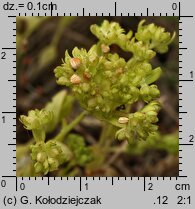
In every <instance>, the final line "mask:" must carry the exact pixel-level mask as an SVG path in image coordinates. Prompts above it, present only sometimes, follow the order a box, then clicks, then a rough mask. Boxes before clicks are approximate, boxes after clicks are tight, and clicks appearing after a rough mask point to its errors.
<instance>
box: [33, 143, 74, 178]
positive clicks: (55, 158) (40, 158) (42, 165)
mask: <svg viewBox="0 0 195 209" xmlns="http://www.w3.org/2000/svg"><path fill="white" fill-rule="evenodd" d="M30 149H31V152H32V153H31V157H32V160H33V162H34V168H35V172H36V173H44V174H47V173H48V172H49V171H54V170H57V169H58V167H59V165H60V164H62V163H64V162H66V161H68V160H70V158H71V157H72V154H71V152H70V150H69V149H68V147H66V145H64V144H61V143H59V142H55V141H52V140H50V141H48V142H47V143H44V142H39V143H36V144H35V145H31V147H30Z"/></svg>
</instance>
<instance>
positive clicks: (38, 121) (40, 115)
mask: <svg viewBox="0 0 195 209" xmlns="http://www.w3.org/2000/svg"><path fill="white" fill-rule="evenodd" d="M19 120H20V122H21V123H23V124H24V127H25V128H26V129H27V130H32V133H33V137H34V139H35V140H36V141H37V142H38V141H44V140H45V130H46V129H47V126H48V125H49V124H50V123H51V122H52V120H53V113H52V112H51V111H47V110H45V109H43V110H37V109H35V110H30V111H29V112H28V116H25V115H21V116H20V119H19Z"/></svg>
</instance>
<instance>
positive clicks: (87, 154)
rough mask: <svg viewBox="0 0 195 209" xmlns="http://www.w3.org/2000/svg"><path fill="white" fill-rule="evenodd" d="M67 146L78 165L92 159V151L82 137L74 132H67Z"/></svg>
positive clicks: (82, 164)
mask: <svg viewBox="0 0 195 209" xmlns="http://www.w3.org/2000/svg"><path fill="white" fill-rule="evenodd" d="M67 146H68V147H69V148H70V150H71V151H72V152H73V160H75V163H76V164H77V165H79V166H84V165H86V164H88V163H89V162H91V160H92V159H93V157H92V152H91V150H90V148H89V147H86V144H85V141H84V138H83V137H81V136H78V135H75V134H69V136H68V138H67Z"/></svg>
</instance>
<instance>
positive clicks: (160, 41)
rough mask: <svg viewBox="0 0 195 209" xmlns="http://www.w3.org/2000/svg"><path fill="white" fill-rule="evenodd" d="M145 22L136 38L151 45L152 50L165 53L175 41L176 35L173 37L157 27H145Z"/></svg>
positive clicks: (140, 25) (141, 24)
mask: <svg viewBox="0 0 195 209" xmlns="http://www.w3.org/2000/svg"><path fill="white" fill-rule="evenodd" d="M144 22H145V20H142V21H141V22H140V23H139V26H138V30H137V33H136V34H135V37H136V39H137V40H138V41H143V42H144V43H146V44H149V45H150V49H154V50H155V51H157V52H159V53H165V52H167V50H168V45H169V44H170V43H171V42H172V41H173V39H174V37H175V33H174V34H173V35H172V37H171V34H170V33H168V32H165V29H164V28H162V27H157V26H156V25H154V24H153V23H152V24H149V25H145V26H144V25H143V24H144Z"/></svg>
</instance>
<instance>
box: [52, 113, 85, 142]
mask: <svg viewBox="0 0 195 209" xmlns="http://www.w3.org/2000/svg"><path fill="white" fill-rule="evenodd" d="M86 115H87V112H86V111H84V112H82V113H81V114H80V115H79V116H78V117H77V118H75V119H74V120H73V121H72V122H71V123H70V124H68V125H67V124H66V123H64V122H63V124H62V129H61V131H60V132H59V134H57V135H56V137H55V138H54V140H56V141H60V142H62V141H63V140H64V137H65V136H66V135H67V134H68V133H69V132H70V131H71V130H72V129H73V128H74V127H75V126H76V125H77V124H78V123H80V121H81V120H82V119H83V118H84V117H85V116H86Z"/></svg>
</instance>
